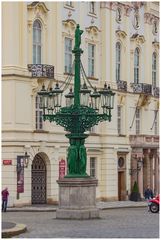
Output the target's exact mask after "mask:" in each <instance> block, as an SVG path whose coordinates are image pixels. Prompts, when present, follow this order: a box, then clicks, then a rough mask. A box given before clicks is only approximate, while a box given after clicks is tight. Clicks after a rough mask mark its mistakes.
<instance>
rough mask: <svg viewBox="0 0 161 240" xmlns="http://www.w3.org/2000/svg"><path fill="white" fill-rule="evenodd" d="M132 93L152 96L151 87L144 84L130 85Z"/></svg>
mask: <svg viewBox="0 0 161 240" xmlns="http://www.w3.org/2000/svg"><path fill="white" fill-rule="evenodd" d="M131 86H132V88H133V92H134V93H143V94H147V95H151V94H152V85H151V84H146V83H131Z"/></svg>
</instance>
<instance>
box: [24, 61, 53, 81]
mask: <svg viewBox="0 0 161 240" xmlns="http://www.w3.org/2000/svg"><path fill="white" fill-rule="evenodd" d="M27 66H28V70H29V72H31V73H32V77H38V78H54V66H52V65H47V64H28V65H27Z"/></svg>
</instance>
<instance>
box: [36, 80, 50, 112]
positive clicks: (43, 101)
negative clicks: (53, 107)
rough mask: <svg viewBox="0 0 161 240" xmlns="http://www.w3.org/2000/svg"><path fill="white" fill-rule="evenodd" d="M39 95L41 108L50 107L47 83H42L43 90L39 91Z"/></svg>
mask: <svg viewBox="0 0 161 240" xmlns="http://www.w3.org/2000/svg"><path fill="white" fill-rule="evenodd" d="M38 95H39V96H40V106H39V107H40V108H41V109H44V110H45V109H46V108H47V107H48V92H47V91H46V89H45V85H44V84H43V85H42V89H41V91H39V92H38Z"/></svg>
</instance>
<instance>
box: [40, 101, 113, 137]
mask: <svg viewBox="0 0 161 240" xmlns="http://www.w3.org/2000/svg"><path fill="white" fill-rule="evenodd" d="M110 118H111V115H110V114H109V115H108V114H98V113H97V112H96V111H95V110H94V109H93V108H91V107H86V106H80V107H79V108H78V107H75V106H73V105H72V106H70V107H63V108H61V109H60V110H59V112H57V113H55V114H52V115H50V114H45V115H44V120H49V121H50V122H53V121H55V122H56V124H57V125H60V126H62V127H64V128H65V130H66V131H69V132H71V133H76V134H78V133H84V132H85V131H88V130H90V128H91V127H93V126H94V125H97V124H98V123H99V122H102V121H106V120H110Z"/></svg>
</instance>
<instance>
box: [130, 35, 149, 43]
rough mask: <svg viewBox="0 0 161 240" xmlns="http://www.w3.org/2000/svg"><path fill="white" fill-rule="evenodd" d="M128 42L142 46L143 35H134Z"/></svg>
mask: <svg viewBox="0 0 161 240" xmlns="http://www.w3.org/2000/svg"><path fill="white" fill-rule="evenodd" d="M130 40H131V41H134V42H136V43H137V44H143V43H144V42H145V37H144V36H143V35H139V34H137V33H135V34H133V35H132V37H131V38H130Z"/></svg>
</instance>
